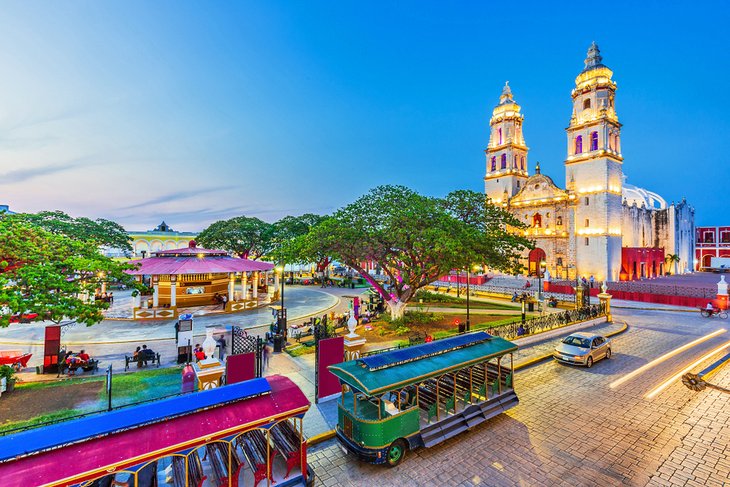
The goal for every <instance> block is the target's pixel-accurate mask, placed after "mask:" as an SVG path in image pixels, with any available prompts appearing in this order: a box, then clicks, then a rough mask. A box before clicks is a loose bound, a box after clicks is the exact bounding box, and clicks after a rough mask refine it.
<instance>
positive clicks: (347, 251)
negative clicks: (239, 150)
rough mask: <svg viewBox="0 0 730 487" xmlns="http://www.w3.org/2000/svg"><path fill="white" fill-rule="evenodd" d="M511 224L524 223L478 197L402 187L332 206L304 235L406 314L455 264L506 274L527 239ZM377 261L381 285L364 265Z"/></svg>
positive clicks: (398, 312)
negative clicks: (334, 208)
mask: <svg viewBox="0 0 730 487" xmlns="http://www.w3.org/2000/svg"><path fill="white" fill-rule="evenodd" d="M508 227H512V228H520V227H522V224H521V223H520V222H519V221H518V220H517V219H515V218H514V217H512V216H511V215H510V214H509V213H507V212H506V211H504V210H503V209H501V208H499V207H496V206H493V205H491V204H489V203H488V202H487V200H486V198H485V196H484V195H483V194H480V193H475V192H473V191H456V192H453V193H451V194H449V195H448V196H446V197H445V198H432V197H427V196H423V195H420V194H418V193H416V192H414V191H412V190H410V189H408V188H406V187H403V186H379V187H377V188H374V189H372V190H371V191H370V192H368V193H367V194H365V195H364V196H362V197H360V198H359V199H358V200H357V201H355V202H354V203H352V204H350V205H347V206H345V207H344V208H341V209H340V210H338V211H336V212H335V213H334V214H333V215H332V217H330V218H328V219H326V220H324V221H323V222H322V223H321V224H319V225H317V226H316V227H315V228H314V229H313V230H312V231H311V232H310V234H309V235H308V237H307V239H308V245H309V246H310V249H309V251H310V252H312V251H317V252H320V253H321V254H322V255H329V256H332V257H333V258H335V259H336V260H338V261H340V262H342V263H343V264H346V265H348V266H350V267H351V268H352V269H354V270H355V271H357V272H358V273H359V274H360V275H362V276H363V277H364V278H365V279H366V280H367V281H368V282H369V283H370V284H371V285H372V286H373V287H374V288H375V289H376V290H377V291H378V292H379V293H380V294H381V295H382V296H383V298H384V299H385V301H386V303H387V304H388V307H389V309H390V312H391V316H392V317H393V318H400V317H402V316H403V313H404V311H405V306H406V304H407V303H408V302H409V301H410V300H411V299H412V298H413V297H414V295H415V293H416V291H417V290H418V289H420V288H422V287H424V286H426V285H428V284H430V283H431V282H433V281H434V280H436V279H438V278H439V277H440V276H442V275H444V274H446V273H448V272H449V271H450V270H452V269H463V268H465V267H467V266H471V265H473V264H477V263H478V264H482V265H485V266H487V267H490V268H492V269H498V270H503V271H507V272H511V271H514V270H517V269H519V268H520V264H519V257H520V254H521V252H522V250H524V249H525V248H528V247H530V246H531V242H530V241H529V240H527V239H525V238H524V237H522V236H519V235H518V234H516V233H513V232H510V231H508V230H507V228H508ZM366 261H372V262H374V263H376V264H377V265H379V266H380V267H381V268H382V270H383V272H384V273H385V274H386V275H387V276H388V278H389V281H390V283H389V285H388V287H387V289H386V287H385V286H384V285H381V284H380V283H379V282H377V281H376V280H375V279H373V277H372V276H370V275H369V274H368V273H367V272H366V271H365V269H364V267H363V263H364V262H366Z"/></svg>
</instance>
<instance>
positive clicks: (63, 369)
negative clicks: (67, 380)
mask: <svg viewBox="0 0 730 487" xmlns="http://www.w3.org/2000/svg"><path fill="white" fill-rule="evenodd" d="M79 369H81V370H83V371H84V372H91V373H92V374H93V373H95V372H96V371H97V370H99V361H98V360H95V359H91V360H89V361H88V362H85V363H83V364H71V365H69V364H67V363H66V356H65V355H64V354H61V356H60V357H59V360H58V376H59V377H60V376H61V375H63V374H66V373H67V374H68V375H72V374H75V373H76V371H77V370H79Z"/></svg>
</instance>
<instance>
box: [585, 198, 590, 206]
mask: <svg viewBox="0 0 730 487" xmlns="http://www.w3.org/2000/svg"><path fill="white" fill-rule="evenodd" d="M585 201H586V206H588V205H589V204H590V203H591V200H590V198H588V196H586V199H585Z"/></svg>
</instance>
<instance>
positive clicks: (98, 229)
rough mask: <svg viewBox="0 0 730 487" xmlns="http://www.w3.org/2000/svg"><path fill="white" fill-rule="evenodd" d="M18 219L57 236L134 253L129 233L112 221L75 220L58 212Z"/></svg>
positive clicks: (21, 215) (27, 214) (22, 215)
mask: <svg viewBox="0 0 730 487" xmlns="http://www.w3.org/2000/svg"><path fill="white" fill-rule="evenodd" d="M17 218H21V219H23V220H25V221H27V222H28V223H30V224H32V225H35V226H38V227H41V228H43V229H44V230H47V231H49V232H51V233H53V234H56V235H65V236H67V237H69V238H71V239H74V240H79V241H82V242H87V243H93V244H94V245H97V246H99V247H107V248H115V249H120V250H122V251H124V252H131V251H132V244H131V242H132V239H131V238H130V237H129V234H128V233H127V231H126V230H125V229H124V227H122V226H121V225H120V224H118V223H116V222H113V221H111V220H105V219H103V218H97V219H96V220H92V219H90V218H85V217H79V218H74V217H72V216H69V215H67V214H66V213H64V212H62V211H58V210H56V211H41V212H38V213H23V214H19V215H17Z"/></svg>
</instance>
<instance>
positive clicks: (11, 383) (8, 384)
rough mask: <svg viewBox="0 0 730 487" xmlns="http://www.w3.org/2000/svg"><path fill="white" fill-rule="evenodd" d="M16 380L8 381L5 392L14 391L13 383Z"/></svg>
mask: <svg viewBox="0 0 730 487" xmlns="http://www.w3.org/2000/svg"><path fill="white" fill-rule="evenodd" d="M16 380H17V379H8V381H7V383H6V385H5V392H13V391H14V390H15V381H16Z"/></svg>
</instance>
